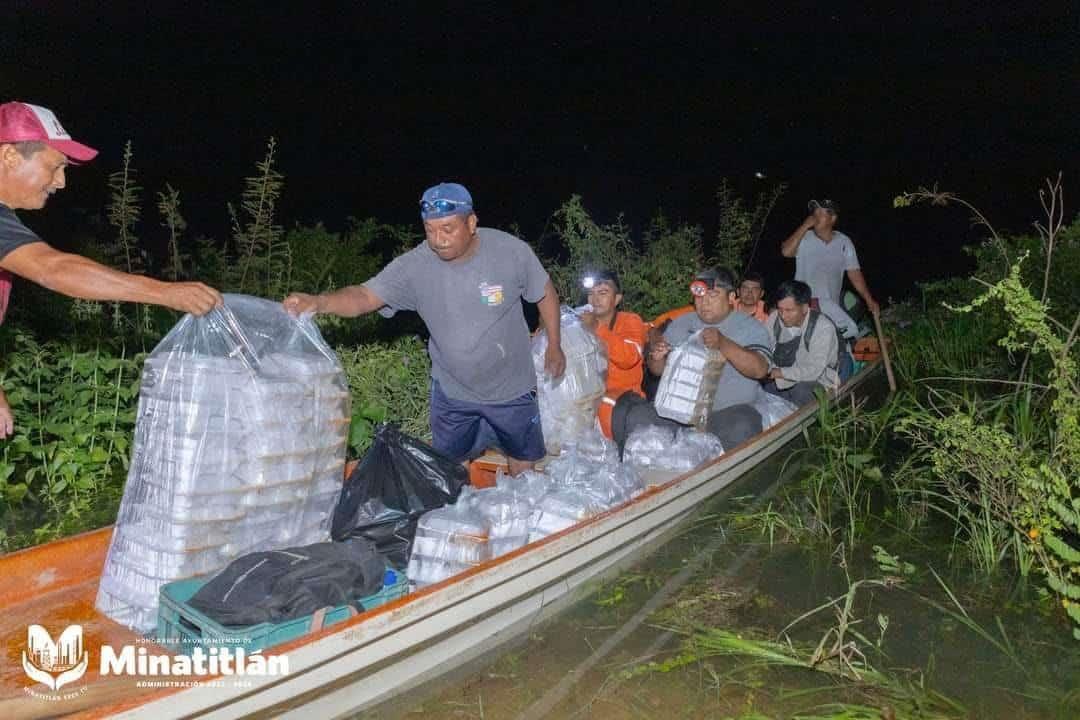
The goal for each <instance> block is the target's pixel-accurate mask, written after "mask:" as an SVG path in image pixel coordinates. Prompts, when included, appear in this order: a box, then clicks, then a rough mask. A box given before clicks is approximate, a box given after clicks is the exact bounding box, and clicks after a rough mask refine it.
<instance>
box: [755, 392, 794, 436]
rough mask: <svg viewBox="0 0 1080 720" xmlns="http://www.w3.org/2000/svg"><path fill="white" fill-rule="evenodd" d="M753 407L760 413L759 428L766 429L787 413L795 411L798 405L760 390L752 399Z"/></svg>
mask: <svg viewBox="0 0 1080 720" xmlns="http://www.w3.org/2000/svg"><path fill="white" fill-rule="evenodd" d="M754 409H755V410H757V411H758V412H759V413H761V429H762V430H768V429H769V428H771V427H772V426H773V425H775V424H776V423H778V422H780V421H781V420H783V419H784V418H786V417H787V416H788V415H790V414H792V413H793V412H797V411H798V410H799V407H798V406H797V405H795V403H792V402H790V401H788V400H785V399H784V398H782V397H780V396H779V395H773V394H772V393H767V392H762V393H761V396H760V397H759V398H758V399H757V400H756V401H754Z"/></svg>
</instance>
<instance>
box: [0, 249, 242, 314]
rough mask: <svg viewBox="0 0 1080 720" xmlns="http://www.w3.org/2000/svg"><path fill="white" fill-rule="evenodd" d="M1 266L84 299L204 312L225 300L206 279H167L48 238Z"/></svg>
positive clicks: (6, 259) (13, 253) (12, 254)
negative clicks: (55, 243)
mask: <svg viewBox="0 0 1080 720" xmlns="http://www.w3.org/2000/svg"><path fill="white" fill-rule="evenodd" d="M0 267H3V268H4V269H5V270H10V271H11V272H13V273H15V274H16V275H19V276H21V277H24V278H26V279H27V280H31V281H33V282H35V283H37V284H38V285H41V286H42V287H45V288H48V289H49V290H54V291H56V292H58V293H63V294H64V295H69V296H71V297H76V298H82V299H83V300H117V301H126V302H140V303H149V304H152V305H164V306H165V307H168V308H172V309H173V310H179V311H180V312H188V313H192V314H193V315H203V314H205V313H207V312H209V311H210V310H212V309H213V308H214V307H216V306H218V305H221V293H219V292H218V291H217V290H215V289H213V288H211V287H208V286H207V285H204V284H202V283H200V282H162V281H161V280H155V279H153V278H149V277H146V276H143V275H131V274H129V273H125V272H120V271H119V270H113V269H112V268H110V267H106V266H104V265H102V264H101V263H97V262H94V261H93V260H91V259H89V258H85V257H83V256H82V255H75V254H73V253H66V252H60V251H59V250H57V249H56V248H54V247H52V246H50V245H49V244H47V243H44V242H35V243H30V244H29V245H23V246H22V247H18V248H16V249H14V250H12V251H11V252H10V253H8V254H7V255H5V256H4V258H3V259H2V260H0Z"/></svg>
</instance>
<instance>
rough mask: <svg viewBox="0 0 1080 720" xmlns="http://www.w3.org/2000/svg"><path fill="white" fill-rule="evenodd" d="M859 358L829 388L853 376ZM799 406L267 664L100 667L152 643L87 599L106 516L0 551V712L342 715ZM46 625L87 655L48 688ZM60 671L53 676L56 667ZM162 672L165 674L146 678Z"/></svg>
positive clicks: (408, 684) (594, 549) (533, 616)
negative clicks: (190, 670) (38, 672)
mask: <svg viewBox="0 0 1080 720" xmlns="http://www.w3.org/2000/svg"><path fill="white" fill-rule="evenodd" d="M880 366H881V365H880V360H873V361H871V362H869V363H867V364H866V366H865V367H863V368H862V369H861V370H860V371H859V372H858V373H857V374H856V375H855V376H853V377H852V378H850V379H849V380H848V381H847V383H845V384H844V385H843V386H841V387H840V388H839V389H838V390H837V392H836V393H835V394H834V399H833V402H838V401H840V400H842V399H844V398H847V397H848V396H850V395H851V394H852V393H855V392H856V391H857V390H859V389H860V388H864V386H865V385H866V383H867V382H868V381H869V380H870V379H871V378H872V377H874V376H875V374H876V373H877V371H878V370H879V369H880ZM815 416H816V407H815V406H813V405H810V406H805V407H803V408H801V409H800V410H798V411H797V412H795V413H793V414H792V415H790V416H788V417H787V418H785V419H784V420H782V421H781V422H779V423H777V424H776V425H774V426H773V427H771V428H769V429H768V430H766V431H764V432H762V433H761V434H759V435H757V436H755V437H753V438H750V439H749V440H747V441H746V442H744V443H742V444H741V445H739V446H737V447H735V448H731V449H730V450H729V451H728V452H726V453H724V454H723V455H721V456H720V457H718V458H715V459H713V460H712V461H710V462H707V463H704V464H703V465H701V466H699V467H697V468H696V469H694V470H692V471H690V472H687V473H683V474H678V475H677V474H675V473H670V472H669V473H665V472H663V471H658V470H650V471H648V473H647V474H646V480H647V482H648V485H649V487H648V489H647V490H646V491H645V492H644V493H643V494H641V495H639V496H638V497H636V498H634V499H632V500H629V501H627V502H625V503H623V504H621V505H618V506H616V507H613V508H611V509H609V510H607V511H606V512H604V513H602V514H600V515H597V516H594V517H591V518H589V519H587V520H583V521H581V522H580V523H578V524H576V525H574V526H572V527H569V528H567V529H565V530H563V531H561V532H558V533H556V534H554V535H550V536H547V537H545V538H543V539H541V540H538V541H536V542H533V543H530V544H529V545H526V546H525V547H522V548H519V549H517V550H515V551H513V552H511V553H509V554H506V555H503V556H500V557H498V558H495V559H493V560H489V561H487V562H484V563H482V564H480V565H478V566H476V567H474V568H472V569H470V570H468V571H466V572H463V573H460V574H458V575H455V576H454V577H451V578H449V579H447V580H444V581H443V582H440V583H437V584H434V585H430V586H427V587H424V588H422V589H420V590H418V591H416V592H413V593H411V594H408V595H406V596H404V597H402V598H399V599H397V600H393V601H391V602H389V603H388V604H385V605H382V606H380V607H377V608H374V609H372V610H369V611H367V612H363V613H361V614H359V615H357V616H355V617H352V618H350V619H348V620H344V621H342V622H339V623H336V624H334V625H331V626H329V627H327V628H325V629H323V630H320V631H318V632H315V633H312V634H308V635H305V636H303V637H300V638H297V639H295V640H292V641H289V642H287V643H285V644H282V645H279V646H276V647H273V648H270V649H268V650H267V653H272V654H276V655H282V656H285V657H287V659H288V672H287V673H285V674H280V675H260V676H251V675H247V676H243V677H241V676H237V675H218V676H217V677H204V678H201V683H191V682H189V679H186V678H169V677H160V676H159V677H156V678H152V679H150V681H149V682H148V681H147V678H144V677H132V676H130V675H120V676H117V675H115V674H108V675H102V674H101V673H100V672H99V670H100V668H99V667H98V665H97V663H96V658H94V656H95V653H100V652H101V648H102V646H105V645H109V646H111V647H112V648H118V647H123V646H136V645H137V646H138V647H140V648H146V649H147V650H146V651H147V652H148V653H165V652H166V651H165V650H164V649H163V648H160V647H158V646H156V645H154V644H153V643H152V642H151V641H149V640H147V639H146V638H142V637H140V636H139V635H137V634H136V633H135V632H133V631H131V630H129V629H128V628H126V627H123V626H121V625H119V624H117V623H115V622H113V621H111V620H109V619H108V618H106V617H105V616H103V615H101V614H100V613H98V612H97V611H96V610H95V609H94V598H95V595H96V593H97V584H98V579H99V576H100V573H101V569H102V566H103V564H104V561H105V553H106V551H107V550H108V546H109V541H110V538H111V534H112V528H103V529H101V530H96V531H93V532H88V533H84V534H81V535H78V536H75V537H71V538H67V539H63V540H58V541H56V542H51V543H48V544H45V545H42V546H39V547H34V548H29V549H26V550H22V551H18V552H15V553H11V554H9V555H7V556H4V557H2V558H0V577H2V578H3V583H2V585H0V608H2V612H3V614H2V616H0V637H2V638H3V642H4V647H5V657H4V663H3V666H2V669H0V717H3V718H8V720H16V719H22V718H41V717H71V718H103V717H119V718H153V719H154V720H160V719H161V718H266V717H286V718H304V719H305V720H308V719H310V718H345V717H350V716H352V715H354V714H356V713H357V712H360V711H363V710H365V709H370V708H373V707H376V706H379V705H380V704H382V703H384V702H386V701H388V700H390V699H391V698H394V697H395V696H398V695H400V694H401V693H404V692H406V691H408V690H410V689H412V688H415V687H417V686H418V685H420V684H422V683H425V682H427V681H430V680H433V679H434V678H436V677H438V676H440V675H442V674H444V673H446V672H448V671H450V670H452V669H454V668H458V667H461V666H462V665H464V664H466V663H468V662H470V661H473V660H475V659H477V658H479V657H481V656H482V655H484V654H485V653H487V652H490V651H491V650H493V649H494V648H496V647H498V646H500V645H502V644H503V643H506V642H508V641H510V640H512V639H513V638H514V637H517V636H520V635H521V633H523V632H524V631H526V630H527V629H528V628H529V627H531V626H533V625H534V624H535V623H537V622H539V621H541V620H543V619H545V618H546V617H549V616H551V615H553V614H554V613H557V612H558V611H559V610H561V609H563V608H565V607H568V606H569V605H570V604H571V603H572V602H573V601H575V600H577V599H580V598H581V597H582V595H583V594H584V593H585V592H586V591H587V590H588V589H589V587H590V586H591V583H590V581H595V580H596V579H598V578H601V577H605V576H608V575H610V574H611V573H614V572H617V571H618V570H620V569H621V568H623V567H625V566H626V565H628V564H629V563H630V562H633V561H636V560H638V559H640V557H641V556H643V555H644V554H645V553H646V552H647V551H648V550H650V549H653V548H655V547H658V546H659V544H661V543H662V541H664V540H665V539H667V538H669V537H670V536H671V533H672V531H673V530H674V529H675V528H676V527H677V526H678V525H679V524H680V523H681V522H682V521H683V520H685V519H687V518H688V517H690V516H691V515H692V514H693V513H694V512H695V511H696V510H697V509H699V508H700V507H701V506H702V504H703V503H704V502H705V501H706V500H707V499H709V498H710V497H712V496H714V495H716V494H717V493H719V492H720V491H722V490H724V489H725V488H728V487H729V486H731V485H732V484H733V483H734V482H735V481H736V480H738V479H739V478H740V477H743V476H745V475H746V474H747V473H749V472H750V471H751V470H753V469H754V468H755V467H757V466H758V465H760V464H761V463H763V462H764V461H765V460H768V459H769V458H772V457H774V456H777V455H778V454H779V453H782V452H783V451H784V449H785V448H786V447H787V446H788V445H789V443H790V442H791V441H792V440H793V439H794V438H795V437H796V436H797V435H799V434H800V433H801V432H802V431H803V429H804V428H806V427H807V426H808V425H809V424H810V423H812V422H813V421H814V419H815ZM31 624H38V625H41V626H43V627H45V628H47V629H50V630H52V631H53V632H54V633H56V632H59V631H60V630H61V629H62V628H65V627H67V626H70V625H75V624H78V625H81V626H82V629H83V637H84V645H85V648H86V651H87V652H88V653H89V655H90V657H91V658H92V659H94V660H95V661H94V662H90V663H89V665H88V667H87V668H86V670H85V674H84V675H83V676H82V677H81V678H80V679H78V680H77V681H74V682H71V683H70V684H68V685H66V686H64V687H60V688H58V689H57V690H55V691H49V690H47V689H46V686H45V685H42V684H35V683H34V681H33V680H31V679H30V678H29V677H28V676H27V674H26V673H25V672H24V669H23V660H22V658H23V653H24V651H25V650H26V646H27V636H28V627H29V626H30V625H31ZM61 677H63V676H61ZM156 684H157V685H160V684H172V685H173V686H165V687H162V686H155V685H156Z"/></svg>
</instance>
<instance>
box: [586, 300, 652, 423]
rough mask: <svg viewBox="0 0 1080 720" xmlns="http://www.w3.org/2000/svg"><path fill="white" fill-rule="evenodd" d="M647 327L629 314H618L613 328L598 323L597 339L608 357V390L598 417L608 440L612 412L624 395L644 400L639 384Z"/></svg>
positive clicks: (643, 373) (641, 375)
mask: <svg viewBox="0 0 1080 720" xmlns="http://www.w3.org/2000/svg"><path fill="white" fill-rule="evenodd" d="M647 335H648V327H647V326H646V325H645V322H644V321H643V320H642V319H641V317H640V316H639V315H637V314H635V313H632V312H617V313H616V314H615V324H614V326H609V325H608V324H607V323H600V324H599V325H597V326H596V337H597V339H599V340H600V342H602V343H604V348H605V349H606V350H607V355H608V374H607V387H606V389H605V391H604V397H603V398H602V399H601V401H600V407H599V408H598V412H597V416H598V417H599V419H600V428H601V430H603V432H604V435H606V436H607V437H611V409H612V408H613V407H614V406H615V401H616V400H618V399H619V396H620V395H622V394H623V393H625V392H633V393H637V394H638V395H640V396H641V397H645V393H644V392H642V389H641V381H642V379H643V378H644V376H645V342H646V338H647Z"/></svg>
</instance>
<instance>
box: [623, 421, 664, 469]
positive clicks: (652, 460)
mask: <svg viewBox="0 0 1080 720" xmlns="http://www.w3.org/2000/svg"><path fill="white" fill-rule="evenodd" d="M674 442H675V429H674V428H671V427H661V426H659V425H645V426H644V427H639V428H635V429H634V431H633V432H631V433H630V437H628V438H627V439H626V446H625V448H624V449H623V460H624V461H626V462H627V463H630V464H631V465H635V466H637V467H639V468H647V467H660V465H659V458H660V456H662V455H663V454H664V453H665V452H667V449H668V448H670V447H671V446H672V444H674Z"/></svg>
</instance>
